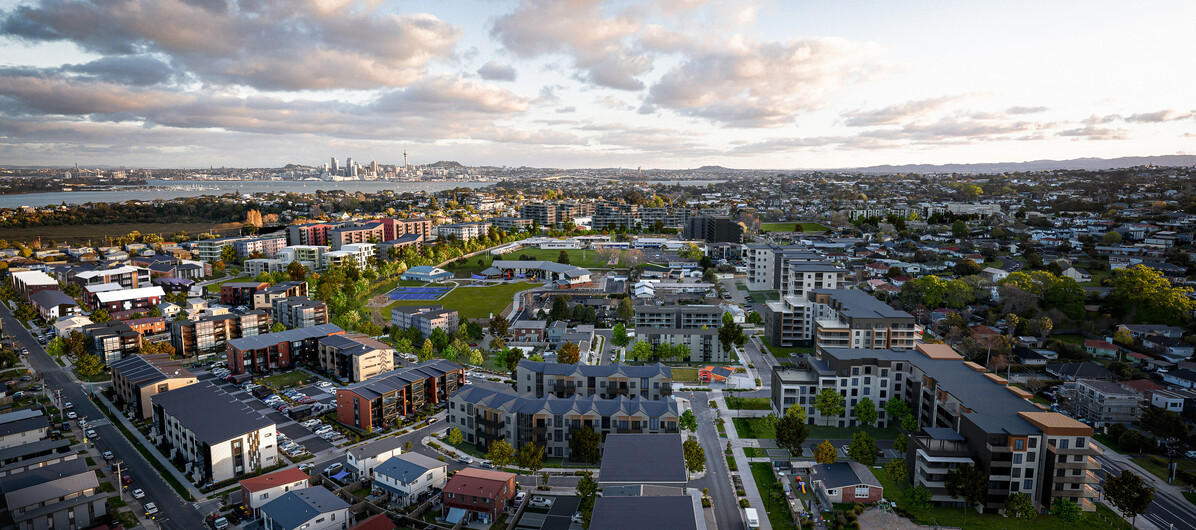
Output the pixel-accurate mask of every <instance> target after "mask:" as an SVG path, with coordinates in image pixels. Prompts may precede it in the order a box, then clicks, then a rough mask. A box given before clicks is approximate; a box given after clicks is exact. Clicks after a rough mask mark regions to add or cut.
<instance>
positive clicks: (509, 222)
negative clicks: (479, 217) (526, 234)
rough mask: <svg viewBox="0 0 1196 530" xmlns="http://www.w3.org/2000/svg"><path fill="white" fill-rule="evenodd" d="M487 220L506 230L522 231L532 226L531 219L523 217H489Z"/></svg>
mask: <svg viewBox="0 0 1196 530" xmlns="http://www.w3.org/2000/svg"><path fill="white" fill-rule="evenodd" d="M487 221H489V222H490V224H492V225H494V227H495V228H498V229H501V230H504V231H507V232H522V231H525V230H528V229H530V228H531V227H532V220H531V219H527V218H524V217H491V218H490V219H487Z"/></svg>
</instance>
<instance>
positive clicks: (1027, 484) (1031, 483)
mask: <svg viewBox="0 0 1196 530" xmlns="http://www.w3.org/2000/svg"><path fill="white" fill-rule="evenodd" d="M1076 485H1077V486H1078V485H1079V484H1076ZM1024 486H1025V488H1026V491H1031V490H1033V489H1034V481H1033V480H1031V479H1026V482H1025V484H1024Z"/></svg>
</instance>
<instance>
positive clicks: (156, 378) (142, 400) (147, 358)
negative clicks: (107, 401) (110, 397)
mask: <svg viewBox="0 0 1196 530" xmlns="http://www.w3.org/2000/svg"><path fill="white" fill-rule="evenodd" d="M197 382H199V380H198V379H196V378H195V375H194V374H192V373H191V371H190V370H187V367H186V366H184V365H183V362H182V361H175V360H171V359H170V356H169V355H166V354H155V355H132V356H129V357H126V358H124V359H121V360H119V361H116V362H114V363H112V390H113V391H115V392H116V395H117V397H119V398H120V399H121V401H124V402H125V403H126V404H128V405H129V406H131V407H133V409H134V410H136V411H137V415H138V417H140V418H141V419H149V417H150V416H151V413H152V412H153V408H152V406H151V403H150V398H152V397H153V396H154V395H156V394H161V393H162V392H169V391H171V390H175V389H178V388H180V387H184V386H187V385H193V384H195V383H197Z"/></svg>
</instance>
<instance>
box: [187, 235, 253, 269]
mask: <svg viewBox="0 0 1196 530" xmlns="http://www.w3.org/2000/svg"><path fill="white" fill-rule="evenodd" d="M246 239H249V238H247V237H221V238H216V239H201V240H199V241H196V242H195V247H194V248H193V249H192V251H193V252H194V255H195V259H197V260H199V261H206V262H209V263H214V262H217V261H220V252H221V251H222V250H224V247H233V248H234V249H236V246H237V245H236V244H237V242H238V241H244V240H246Z"/></svg>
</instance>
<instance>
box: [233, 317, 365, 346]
mask: <svg viewBox="0 0 1196 530" xmlns="http://www.w3.org/2000/svg"><path fill="white" fill-rule="evenodd" d="M342 331H344V330H343V329H341V327H340V326H338V325H336V324H332V323H328V324H318V325H315V326H309V327H306V328H297V329H288V330H286V331H279V332H277V333H266V334H264V335H255V336H252V337H241V338H239V339H230V340H229V341H228V345H229V347H231V348H236V349H238V350H257V349H263V348H269V347H270V346H274V345H277V344H282V343H284V342H297V341H301V340H307V339H314V338H316V337H326V336H328V335H332V334H334V333H340V332H342Z"/></svg>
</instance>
